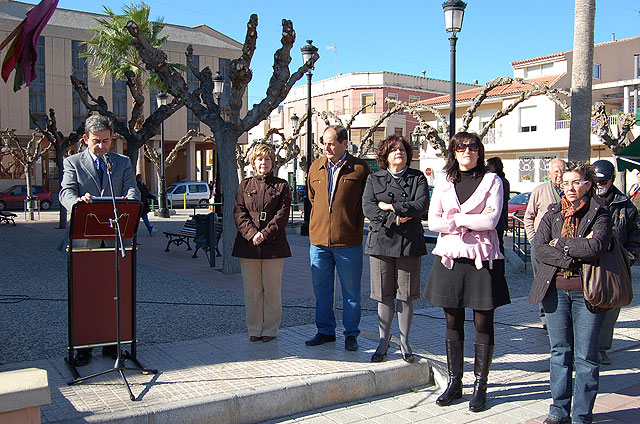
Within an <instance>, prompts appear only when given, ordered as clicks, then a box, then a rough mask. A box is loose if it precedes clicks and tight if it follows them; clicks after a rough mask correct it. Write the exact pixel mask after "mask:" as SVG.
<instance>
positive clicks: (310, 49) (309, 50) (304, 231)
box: [300, 40, 318, 236]
mask: <svg viewBox="0 0 640 424" xmlns="http://www.w3.org/2000/svg"><path fill="white" fill-rule="evenodd" d="M312 43H313V41H312V40H307V44H306V45H304V46H303V47H302V48H301V49H300V51H301V52H302V61H303V62H304V63H307V62H309V61H310V60H311V59H312V58H313V56H314V55H315V54H316V53H317V52H318V48H317V47H316V46H314V45H313V44H312ZM311 69H313V67H311V68H310V69H309V72H307V175H309V170H310V169H311V164H312V163H313V139H312V134H311V77H312V76H313V74H312V73H311ZM310 216H311V202H310V201H309V187H307V196H306V197H305V201H304V222H303V223H302V227H300V235H302V236H308V235H309V217H310Z"/></svg>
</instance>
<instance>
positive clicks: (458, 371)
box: [436, 340, 464, 406]
mask: <svg viewBox="0 0 640 424" xmlns="http://www.w3.org/2000/svg"><path fill="white" fill-rule="evenodd" d="M463 369H464V340H462V341H452V340H447V370H448V373H449V384H448V385H447V388H446V389H445V391H444V392H443V393H442V394H441V395H440V396H439V397H438V399H436V405H439V406H446V405H449V404H450V403H451V402H453V400H454V399H460V398H461V397H462V372H463Z"/></svg>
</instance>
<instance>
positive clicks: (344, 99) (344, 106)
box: [342, 96, 351, 114]
mask: <svg viewBox="0 0 640 424" xmlns="http://www.w3.org/2000/svg"><path fill="white" fill-rule="evenodd" d="M350 110H351V109H350V106H349V96H342V113H343V114H347V113H350Z"/></svg>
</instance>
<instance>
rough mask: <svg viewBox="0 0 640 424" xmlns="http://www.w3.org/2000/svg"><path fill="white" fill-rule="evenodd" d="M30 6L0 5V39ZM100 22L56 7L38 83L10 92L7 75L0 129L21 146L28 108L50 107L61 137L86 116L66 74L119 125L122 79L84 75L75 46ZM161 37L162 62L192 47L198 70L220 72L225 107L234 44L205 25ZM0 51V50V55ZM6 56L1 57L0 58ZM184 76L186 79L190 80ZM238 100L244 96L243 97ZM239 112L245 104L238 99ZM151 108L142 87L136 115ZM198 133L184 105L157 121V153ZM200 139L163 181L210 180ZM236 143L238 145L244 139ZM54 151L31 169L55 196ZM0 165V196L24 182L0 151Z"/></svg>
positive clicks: (211, 159)
mask: <svg viewBox="0 0 640 424" xmlns="http://www.w3.org/2000/svg"><path fill="white" fill-rule="evenodd" d="M32 7H33V5H32V4H27V3H21V2H17V1H12V0H0V39H4V38H5V37H6V36H7V35H9V33H10V32H11V31H13V29H14V28H15V27H16V26H17V25H18V24H19V23H20V22H21V21H22V20H23V19H24V17H25V15H26V13H27V11H28V10H30V9H31V8H32ZM100 17H103V15H98V14H94V13H88V12H80V11H75V10H68V9H61V8H58V9H56V11H55V13H54V14H53V16H52V17H51V20H50V21H49V23H48V24H47V26H46V27H45V29H44V31H43V32H42V34H41V37H40V39H39V42H38V55H39V57H38V66H37V68H36V70H37V72H38V78H37V79H36V80H34V81H33V82H32V83H31V85H30V86H29V87H23V88H22V89H21V90H19V91H18V92H15V93H14V92H13V74H12V75H11V77H10V80H9V81H8V82H7V83H6V84H5V83H0V127H2V128H3V129H4V128H13V129H16V133H17V134H19V135H20V136H21V138H24V139H25V140H26V139H28V138H30V136H31V134H32V133H33V131H34V126H33V124H32V123H31V121H30V119H29V109H30V108H31V110H32V111H33V112H34V114H35V115H36V116H37V117H38V118H39V119H43V115H44V114H45V113H47V111H48V110H49V109H50V108H53V109H54V110H55V113H56V118H57V123H58V130H60V131H61V132H62V133H63V134H65V135H68V134H69V133H71V132H72V131H73V130H74V129H75V128H76V127H77V125H78V124H79V123H80V122H81V121H82V120H83V119H84V118H85V117H86V112H85V109H84V107H83V106H82V104H81V102H80V100H79V99H78V98H77V96H76V94H75V92H74V90H73V88H72V86H71V81H70V75H72V74H73V75H75V76H76V77H79V78H81V79H84V80H85V82H86V83H87V85H88V87H89V90H90V91H91V93H92V94H93V95H94V96H95V97H96V98H97V97H98V96H102V97H103V98H104V99H105V100H106V102H107V104H108V105H109V108H110V110H112V111H113V112H114V113H115V114H116V115H117V116H122V119H125V120H127V119H128V118H127V116H128V114H130V111H131V107H132V97H131V95H130V93H129V92H128V89H127V88H126V84H124V82H122V81H112V80H111V79H107V80H106V81H105V83H104V85H102V84H101V83H100V81H99V80H98V79H97V78H95V77H94V76H93V74H92V70H91V69H90V65H89V60H88V59H87V58H82V57H80V56H79V53H80V52H82V51H83V49H84V46H83V44H82V42H83V41H85V40H87V39H89V38H90V37H91V35H92V33H91V29H92V28H95V27H96V26H97V23H96V20H95V19H96V18H100ZM165 34H166V35H168V37H169V38H168V41H167V42H166V43H165V45H164V48H163V50H164V52H165V53H166V54H167V57H168V61H170V62H177V63H186V59H185V51H186V49H187V46H188V45H192V46H193V50H194V56H195V60H196V61H197V62H198V66H199V68H200V69H203V68H205V67H209V68H210V69H211V70H212V71H213V73H215V72H216V71H220V73H221V75H223V76H224V77H225V78H226V83H225V91H224V93H223V95H222V96H221V105H222V107H223V108H225V107H227V108H228V94H229V86H230V83H229V78H228V68H229V62H230V60H232V59H234V58H236V57H238V56H239V55H240V54H241V48H242V44H241V43H239V42H237V41H235V40H233V39H231V38H229V37H227V36H225V35H224V34H221V33H219V32H217V31H216V30H214V29H212V28H210V27H208V26H206V25H198V26H194V27H185V26H179V25H172V24H165V27H164V29H163V30H162V32H161V34H160V35H161V36H162V35H165ZM5 50H6V49H5ZM4 54H6V52H5V51H3V57H4ZM190 78H191V80H190ZM186 79H187V81H188V82H189V83H190V85H193V84H196V83H195V82H194V81H193V77H192V76H191V74H190V73H188V75H187V77H186ZM245 96H246V95H245ZM243 103H244V105H245V110H244V111H243V113H246V103H247V99H246V98H245V99H244V102H243ZM156 108H157V106H156V98H155V92H151V91H149V90H148V89H147V91H146V93H145V103H144V113H145V116H148V115H149V114H150V113H152V112H153V111H154V110H155V109H156ZM191 128H193V129H198V130H199V131H200V132H201V133H203V134H204V135H205V136H206V135H207V134H210V133H211V131H210V129H209V128H208V127H207V126H206V125H205V124H202V123H200V122H198V120H197V118H195V116H193V115H192V114H191V112H190V111H188V110H187V108H186V107H183V108H181V109H180V110H178V111H177V112H176V113H175V114H174V115H172V116H171V117H170V118H169V119H168V120H167V121H165V125H164V131H165V146H166V147H165V152H166V154H168V153H169V152H170V151H171V149H172V148H173V147H174V146H175V144H176V142H177V141H178V140H179V139H180V138H181V137H182V136H184V135H185V133H186V132H187V130H188V129H191ZM203 138H204V137H203V136H200V137H196V139H195V140H196V141H195V142H192V143H189V144H188V145H187V147H186V148H184V149H183V151H182V152H180V153H179V154H178V159H176V161H175V162H174V164H172V165H171V166H169V167H167V169H166V175H167V183H168V184H170V183H172V182H175V181H179V180H190V181H207V182H210V181H212V179H213V176H214V175H215V172H216V169H215V158H216V154H215V145H214V143H211V142H203V141H202V139H203ZM240 142H244V143H246V135H245V136H244V138H243V139H242V140H240ZM159 146H160V135H158V136H157V137H154V139H152V141H151V146H150V147H152V148H154V149H156V151H158V149H159ZM113 149H114V150H115V151H117V152H119V153H123V152H125V151H126V143H124V145H123V142H122V141H117V142H116V143H114V148H113ZM142 156H143V155H142V149H141V150H140V157H141V159H140V160H139V161H138V164H137V169H138V172H140V173H142V174H144V175H145V177H146V178H145V179H146V181H147V184H148V186H149V187H150V188H151V190H152V191H157V188H156V187H157V184H158V178H157V176H156V171H155V167H154V166H153V165H152V163H151V162H150V161H148V160H147V159H143V158H142ZM53 158H54V153H53V152H52V153H50V154H49V155H47V156H46V157H45V158H43V160H42V161H41V163H39V164H37V166H36V170H35V175H34V176H35V184H38V185H45V186H48V187H50V189H51V191H52V192H54V193H55V192H57V189H58V185H59V178H58V177H59V175H58V172H57V170H56V169H55V162H54V160H53ZM0 160H1V163H2V168H1V171H0V190H4V189H6V188H8V187H9V186H11V185H13V184H24V178H23V177H22V176H20V175H19V174H20V172H19V169H16V167H15V166H13V165H12V164H11V162H12V158H11V157H10V155H8V153H7V152H6V149H5V151H3V152H1V156H0Z"/></svg>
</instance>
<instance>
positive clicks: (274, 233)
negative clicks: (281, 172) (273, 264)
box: [231, 173, 291, 259]
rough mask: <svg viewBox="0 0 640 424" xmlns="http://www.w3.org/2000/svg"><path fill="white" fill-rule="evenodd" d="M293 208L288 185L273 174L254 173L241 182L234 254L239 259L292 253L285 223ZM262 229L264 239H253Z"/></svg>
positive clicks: (237, 205)
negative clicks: (256, 241) (260, 241)
mask: <svg viewBox="0 0 640 424" xmlns="http://www.w3.org/2000/svg"><path fill="white" fill-rule="evenodd" d="M290 207H291V191H290V190H289V184H288V183H287V182H286V181H285V180H283V179H281V178H277V177H274V176H273V173H270V174H269V175H267V176H265V177H264V178H263V177H260V176H254V177H251V178H245V179H244V180H242V181H241V182H240V186H239V187H238V192H237V194H236V203H235V206H234V209H233V218H234V219H235V222H236V227H238V234H237V235H236V241H235V244H234V245H233V251H232V253H231V254H232V255H233V256H236V257H238V258H249V259H273V258H288V257H289V256H291V249H290V248H289V242H287V233H286V226H287V221H288V220H289V208H290ZM258 231H260V232H262V235H264V238H265V240H264V241H263V242H262V243H260V244H259V245H257V246H254V245H253V243H252V242H251V239H252V238H253V236H255V235H256V233H257V232H258Z"/></svg>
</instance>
